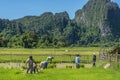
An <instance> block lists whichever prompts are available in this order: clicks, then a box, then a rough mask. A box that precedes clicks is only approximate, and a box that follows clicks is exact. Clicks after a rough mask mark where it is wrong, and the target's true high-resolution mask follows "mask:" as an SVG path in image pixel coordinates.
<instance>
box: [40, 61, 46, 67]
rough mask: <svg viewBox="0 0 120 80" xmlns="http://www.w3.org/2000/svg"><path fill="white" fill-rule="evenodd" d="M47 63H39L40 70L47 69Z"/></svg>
mask: <svg viewBox="0 0 120 80" xmlns="http://www.w3.org/2000/svg"><path fill="white" fill-rule="evenodd" d="M47 66H48V62H47V61H42V62H40V69H47Z"/></svg>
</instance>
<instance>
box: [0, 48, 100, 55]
mask: <svg viewBox="0 0 120 80" xmlns="http://www.w3.org/2000/svg"><path fill="white" fill-rule="evenodd" d="M99 50H100V47H73V48H47V49H46V48H45V49H44V48H42V49H41V48H40V49H25V48H0V54H76V53H79V54H92V53H96V54H98V53H99Z"/></svg>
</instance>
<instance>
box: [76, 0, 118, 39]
mask: <svg viewBox="0 0 120 80" xmlns="http://www.w3.org/2000/svg"><path fill="white" fill-rule="evenodd" d="M75 21H76V22H77V24H78V25H80V26H81V24H83V25H84V27H85V28H86V29H88V28H94V29H93V32H94V31H95V30H97V31H98V33H97V35H98V36H100V37H101V38H102V37H106V38H107V39H109V38H110V37H111V38H113V37H114V38H119V37H120V32H119V31H118V30H120V24H119V23H120V8H119V6H118V5H117V3H114V2H111V0H89V1H88V2H87V4H86V5H84V7H83V8H82V9H80V10H78V11H77V12H76V13H75ZM91 32H92V31H91Z"/></svg>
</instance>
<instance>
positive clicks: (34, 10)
mask: <svg viewBox="0 0 120 80" xmlns="http://www.w3.org/2000/svg"><path fill="white" fill-rule="evenodd" d="M87 1H88V0H0V18H2V19H17V18H22V17H24V16H28V15H32V16H34V15H35V16H39V15H41V14H42V13H44V12H53V13H59V12H63V11H67V12H68V14H69V16H70V18H74V15H75V12H76V11H77V10H78V9H81V8H82V7H83V5H85V4H86V3H87ZM112 1H114V2H117V3H118V4H119V5H120V0H112Z"/></svg>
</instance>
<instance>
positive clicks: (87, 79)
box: [0, 68, 120, 80]
mask: <svg viewBox="0 0 120 80" xmlns="http://www.w3.org/2000/svg"><path fill="white" fill-rule="evenodd" d="M119 75H120V72H117V71H113V70H105V69H102V68H91V69H88V68H80V69H47V70H43V71H41V72H39V73H37V74H26V73H25V72H24V71H21V70H20V69H3V68H0V80H120V76H119Z"/></svg>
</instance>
